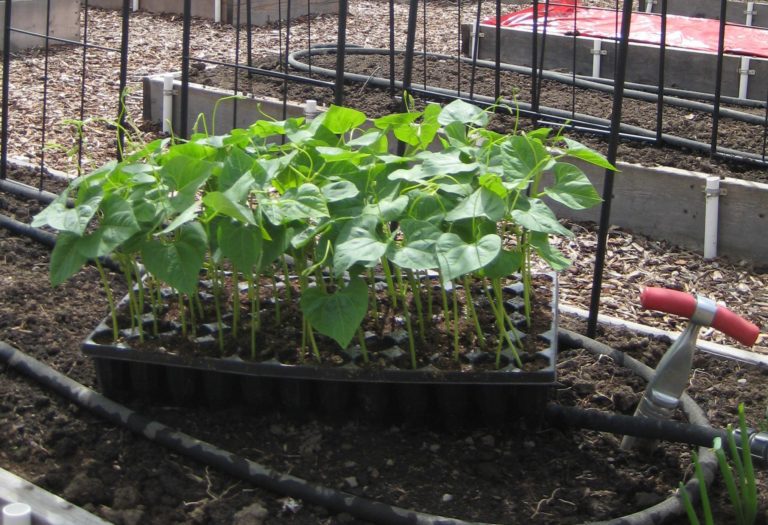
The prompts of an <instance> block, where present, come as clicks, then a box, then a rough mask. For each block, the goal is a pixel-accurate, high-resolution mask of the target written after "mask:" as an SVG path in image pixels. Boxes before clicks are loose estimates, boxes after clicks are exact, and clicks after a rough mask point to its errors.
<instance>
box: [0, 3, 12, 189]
mask: <svg viewBox="0 0 768 525" xmlns="http://www.w3.org/2000/svg"><path fill="white" fill-rule="evenodd" d="M11 6H13V2H6V3H5V20H4V25H3V109H2V113H3V114H2V119H3V121H2V124H0V128H1V129H0V141H2V144H0V179H5V176H6V173H5V171H6V167H7V165H8V91H9V86H10V85H11V78H10V74H11Z"/></svg>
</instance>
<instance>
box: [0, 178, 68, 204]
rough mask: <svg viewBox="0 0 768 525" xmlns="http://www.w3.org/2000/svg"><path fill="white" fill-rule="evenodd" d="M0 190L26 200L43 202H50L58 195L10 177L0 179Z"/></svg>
mask: <svg viewBox="0 0 768 525" xmlns="http://www.w3.org/2000/svg"><path fill="white" fill-rule="evenodd" d="M0 191H5V192H8V193H11V194H13V195H17V196H19V197H23V198H25V199H28V200H37V201H40V202H42V203H44V204H50V203H51V202H53V201H54V199H56V197H58V195H56V194H55V193H51V192H49V191H45V190H38V189H37V188H33V187H32V186H29V185H27V184H24V183H22V182H16V181H13V180H10V179H0Z"/></svg>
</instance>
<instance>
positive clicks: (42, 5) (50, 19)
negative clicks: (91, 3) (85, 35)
mask: <svg viewBox="0 0 768 525" xmlns="http://www.w3.org/2000/svg"><path fill="white" fill-rule="evenodd" d="M50 8H51V10H50V13H48V1H47V0H13V3H12V5H11V27H12V28H14V29H20V30H23V31H29V32H32V33H37V34H40V35H43V36H33V35H28V34H25V33H19V32H16V31H13V32H11V51H19V50H22V49H29V48H33V47H43V46H45V38H44V35H45V34H46V26H47V27H48V35H49V36H50V37H55V38H63V39H66V40H75V41H78V40H80V0H59V1H57V2H50ZM46 15H49V16H46ZM0 27H2V28H4V27H5V1H0ZM49 43H50V45H59V44H61V42H57V41H55V40H49ZM2 47H3V42H2V39H1V38H0V49H2Z"/></svg>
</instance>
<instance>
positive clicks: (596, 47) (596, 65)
mask: <svg viewBox="0 0 768 525" xmlns="http://www.w3.org/2000/svg"><path fill="white" fill-rule="evenodd" d="M602 56H603V47H602V40H600V39H599V38H595V39H594V40H592V76H593V77H594V78H600V62H601V60H600V59H601V58H602Z"/></svg>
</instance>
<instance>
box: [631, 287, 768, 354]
mask: <svg viewBox="0 0 768 525" xmlns="http://www.w3.org/2000/svg"><path fill="white" fill-rule="evenodd" d="M640 304H641V305H642V306H643V308H647V309H648V310H658V311H660V312H666V313H668V314H674V315H679V316H681V317H687V318H688V319H692V320H694V321H695V322H697V323H699V324H701V325H704V326H711V327H713V328H715V329H717V330H719V331H721V332H723V333H724V334H726V335H729V336H731V337H733V338H734V339H736V340H737V341H738V342H740V343H741V344H743V345H746V346H752V345H753V344H755V341H757V336H759V335H760V329H759V328H758V327H757V325H755V324H754V323H751V322H749V321H747V320H746V319H744V318H743V317H741V316H739V315H737V314H735V313H733V312H731V311H730V310H729V309H727V308H726V307H724V306H717V305H715V304H714V302H713V301H711V300H709V299H706V298H702V297H700V298H698V299H697V298H696V297H694V296H693V295H691V294H688V293H685V292H680V291H677V290H670V289H668V288H652V287H649V288H646V289H645V290H643V293H642V294H640Z"/></svg>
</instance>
